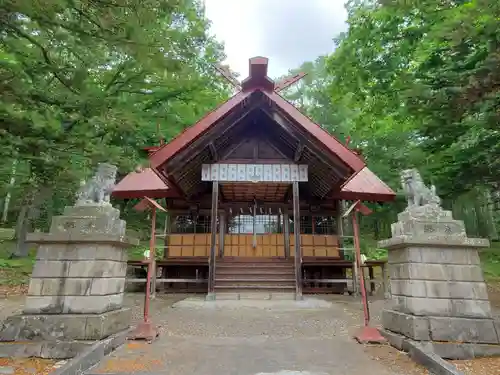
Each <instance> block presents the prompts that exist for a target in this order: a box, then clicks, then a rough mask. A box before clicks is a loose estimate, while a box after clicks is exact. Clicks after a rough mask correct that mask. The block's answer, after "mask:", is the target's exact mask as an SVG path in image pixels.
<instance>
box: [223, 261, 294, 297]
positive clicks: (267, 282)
mask: <svg viewBox="0 0 500 375" xmlns="http://www.w3.org/2000/svg"><path fill="white" fill-rule="evenodd" d="M215 292H216V295H217V294H219V295H222V294H225V293H231V294H245V293H257V294H258V293H259V292H260V293H263V295H266V296H268V295H272V294H273V293H275V294H279V293H287V294H290V293H295V269H294V263H293V259H292V260H289V259H272V260H255V259H245V258H242V259H238V258H233V259H222V260H219V261H218V262H217V264H216V267H215ZM266 299H267V297H266Z"/></svg>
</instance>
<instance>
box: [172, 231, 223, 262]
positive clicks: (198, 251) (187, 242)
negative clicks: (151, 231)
mask: <svg viewBox="0 0 500 375" xmlns="http://www.w3.org/2000/svg"><path fill="white" fill-rule="evenodd" d="M210 240H211V239H210V233H183V234H170V235H169V247H168V250H169V256H171V257H193V256H195V257H207V256H209V254H210ZM218 244H219V239H218V237H217V246H218Z"/></svg>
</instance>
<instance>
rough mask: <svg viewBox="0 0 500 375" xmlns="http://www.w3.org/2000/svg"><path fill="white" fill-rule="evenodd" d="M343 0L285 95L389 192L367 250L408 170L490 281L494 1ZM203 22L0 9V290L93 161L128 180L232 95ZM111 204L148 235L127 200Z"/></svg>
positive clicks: (495, 165) (498, 144) (499, 119)
mask: <svg viewBox="0 0 500 375" xmlns="http://www.w3.org/2000/svg"><path fill="white" fill-rule="evenodd" d="M346 6H347V9H348V21H347V23H348V25H349V28H348V31H347V32H345V33H343V34H341V35H337V36H334V35H332V38H334V43H335V45H336V48H335V50H334V52H333V53H332V54H330V55H327V56H318V58H317V59H315V60H314V61H308V62H304V63H303V64H302V65H301V66H299V67H297V68H296V69H292V70H291V71H290V73H296V72H298V71H302V72H305V73H307V76H306V77H305V78H304V79H303V80H302V81H300V82H299V83H298V84H296V85H295V86H294V87H293V88H290V89H289V90H288V91H287V92H285V93H284V96H285V97H286V98H287V99H288V100H290V101H292V102H293V103H294V104H295V105H296V106H297V107H298V108H299V109H301V110H302V111H303V112H304V113H306V114H307V115H309V116H310V117H311V118H312V119H314V120H315V121H316V122H317V123H318V124H320V125H321V126H322V127H323V128H324V129H326V130H327V131H328V132H330V133H331V134H333V135H335V136H336V137H337V138H339V140H340V141H342V142H347V140H348V139H349V146H350V147H351V148H356V149H359V150H360V151H361V152H362V154H363V156H364V158H365V160H366V162H367V164H368V166H369V167H370V169H371V170H372V171H373V172H375V173H376V174H377V175H378V176H379V177H380V178H381V179H382V180H383V181H385V182H386V183H387V184H388V185H390V186H391V187H392V188H393V189H394V190H395V191H397V192H398V193H399V194H398V198H397V200H396V202H394V203H392V204H384V205H378V204H372V205H370V207H371V208H372V209H373V210H374V213H373V214H372V215H371V216H368V217H365V218H363V219H362V222H361V226H362V236H363V251H364V252H365V253H367V254H368V255H369V256H370V257H373V258H380V257H383V256H385V255H386V254H385V253H384V252H383V251H381V250H379V249H377V248H376V245H375V243H376V240H378V239H382V238H387V237H388V236H389V235H390V224H391V223H393V222H394V221H395V219H396V214H397V213H398V212H400V211H401V210H402V208H403V207H404V197H403V196H402V194H401V192H400V190H401V188H400V182H399V172H400V171H401V170H402V169H405V168H410V167H415V168H418V170H419V171H420V172H421V174H422V176H423V178H424V181H425V182H426V183H427V184H433V185H435V186H436V189H437V192H438V194H439V195H440V196H441V198H442V199H443V205H444V207H445V208H448V209H451V210H453V212H454V215H455V218H457V219H461V220H464V221H465V224H466V228H467V232H468V234H469V236H472V237H474V236H478V237H487V238H489V239H490V240H492V241H493V246H492V249H491V250H489V251H486V252H484V253H483V256H482V257H483V263H484V269H485V273H486V275H487V276H489V277H497V276H500V256H499V255H498V254H499V253H498V251H497V250H496V247H497V245H496V241H497V239H498V234H497V229H496V228H497V226H498V224H499V223H500V192H499V184H500V174H499V173H498V170H499V166H500V131H499V124H500V69H499V67H500V2H498V1H492V0H489V1H488V0H471V1H465V0H446V1H443V0H419V1H385V0H378V1H349V2H348V3H347V5H346ZM209 26H210V21H209V20H208V19H206V18H205V15H204V11H203V8H202V6H201V5H200V3H198V2H197V1H195V0H167V1H165V0H163V1H160V0H141V1H138V0H129V1H124V2H119V1H111V0H109V1H108V0H96V1H86V0H80V1H75V0H45V1H38V2H16V1H4V2H2V3H1V4H0V116H1V119H0V158H1V159H0V160H1V162H0V208H1V209H2V211H1V218H0V221H1V223H0V226H1V227H2V228H3V229H0V268H2V271H0V284H2V283H19V282H20V280H21V279H23V277H24V278H25V277H26V275H29V272H30V266H31V263H32V258H31V257H30V250H32V249H30V247H29V246H27V245H26V244H25V243H24V238H25V235H26V233H28V232H30V231H33V230H41V231H45V230H47V229H48V226H49V225H50V221H51V218H52V217H53V216H54V215H57V214H60V213H61V211H62V209H63V208H64V206H66V205H70V204H72V203H73V201H74V196H75V192H76V191H77V189H78V186H79V183H80V181H81V180H82V179H86V178H88V177H89V176H90V175H91V174H92V172H93V170H94V168H95V165H96V163H98V162H102V161H106V162H110V163H114V164H116V165H118V166H119V170H120V176H121V177H123V176H124V175H126V174H127V173H128V172H130V171H132V170H133V169H134V167H135V166H136V165H137V164H140V163H143V162H144V161H145V154H144V153H143V152H142V151H141V150H142V149H143V148H144V147H146V146H153V145H156V144H158V142H159V139H160V138H165V140H166V141H167V142H168V140H170V139H172V138H173V137H175V136H176V135H177V134H179V133H180V132H181V131H183V130H184V129H185V128H186V127H188V126H190V125H192V124H194V123H195V122H196V121H197V120H198V119H199V118H201V117H202V116H203V115H204V114H205V113H206V112H207V111H210V110H211V109H213V108H214V107H215V106H217V105H219V104H220V103H221V102H223V101H224V100H225V99H227V98H228V97H229V96H230V95H231V90H232V86H231V84H230V83H229V82H228V81H227V80H226V79H224V78H223V77H222V76H221V75H220V74H219V73H218V71H217V70H216V68H215V66H216V65H217V64H221V63H222V62H223V61H224V59H225V55H224V46H223V45H222V44H221V43H219V42H217V40H215V39H214V37H212V36H211V35H210V33H209ZM275 78H279V77H275ZM158 125H159V126H158ZM115 203H116V204H118V205H119V206H120V208H121V210H122V216H123V218H124V219H125V220H127V222H128V227H129V228H131V229H133V230H135V231H137V232H138V233H147V230H148V227H149V220H148V217H147V215H145V214H144V213H137V212H136V211H135V210H133V209H132V207H133V206H134V205H135V203H136V201H134V200H130V201H116V202H115ZM2 241H3V242H2ZM12 258H15V259H12ZM19 273H20V274H21V276H19V277H18V276H16V277H13V276H12V275H18V274H19Z"/></svg>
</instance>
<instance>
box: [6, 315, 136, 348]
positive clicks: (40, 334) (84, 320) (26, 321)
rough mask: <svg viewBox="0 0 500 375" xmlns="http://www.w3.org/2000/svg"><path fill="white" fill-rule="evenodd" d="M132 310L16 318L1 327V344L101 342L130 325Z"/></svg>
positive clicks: (17, 316)
mask: <svg viewBox="0 0 500 375" xmlns="http://www.w3.org/2000/svg"><path fill="white" fill-rule="evenodd" d="M131 318H132V315H131V310H130V309H128V308H122V309H119V310H114V311H109V312H106V313H103V314H88V315H86V314H66V315H14V316H11V317H9V318H8V319H7V320H5V321H4V322H3V323H2V324H1V325H0V341H4V342H5V341H57V340H64V341H71V340H101V339H103V338H106V337H108V336H110V335H112V334H115V333H117V332H120V331H123V330H124V329H127V328H128V327H129V326H130V321H131Z"/></svg>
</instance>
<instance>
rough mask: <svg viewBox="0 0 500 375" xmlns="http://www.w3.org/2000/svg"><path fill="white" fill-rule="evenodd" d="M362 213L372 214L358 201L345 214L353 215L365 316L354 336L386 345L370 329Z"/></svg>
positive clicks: (381, 338)
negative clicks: (363, 261)
mask: <svg viewBox="0 0 500 375" xmlns="http://www.w3.org/2000/svg"><path fill="white" fill-rule="evenodd" d="M358 212H361V214H363V215H369V214H371V212H372V211H371V210H370V209H369V208H368V207H366V206H365V205H364V204H363V203H361V201H359V200H358V201H356V202H355V203H354V204H353V205H351V207H349V209H348V210H347V211H346V212H345V213H344V215H343V216H344V217H347V215H352V227H353V231H354V248H355V251H356V270H357V271H358V275H359V284H360V287H361V298H362V302H363V314H364V325H363V327H362V328H361V330H360V331H359V332H358V333H357V334H356V335H355V336H354V338H355V339H356V340H358V342H360V343H363V344H366V343H379V344H380V343H384V342H386V340H385V338H384V337H382V335H381V334H380V332H379V331H378V329H377V328H374V327H370V311H369V308H368V298H367V296H366V288H365V278H364V274H363V270H362V268H361V248H360V246H359V225H358V220H357V218H356V214H357V213H358Z"/></svg>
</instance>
